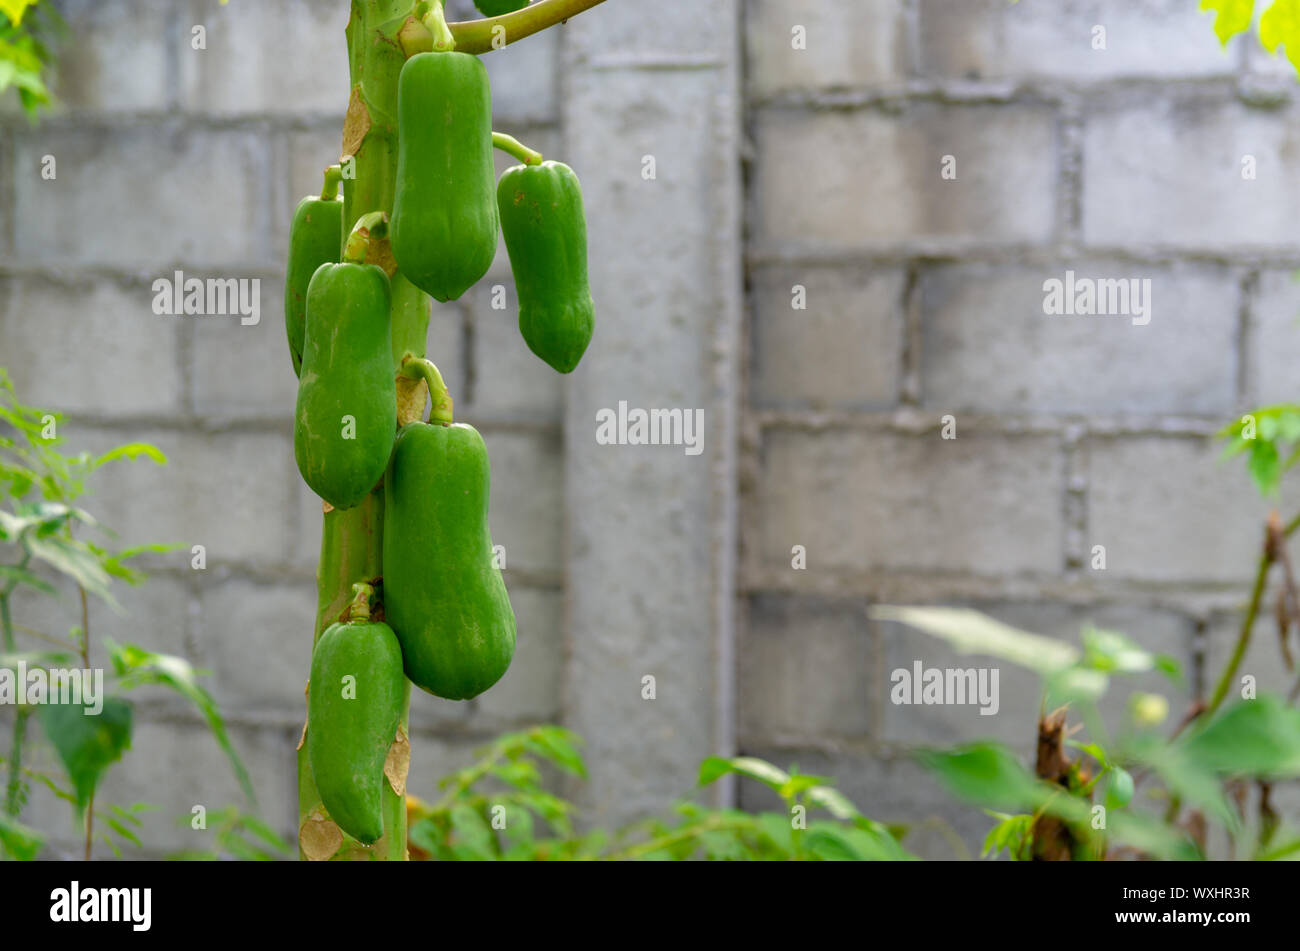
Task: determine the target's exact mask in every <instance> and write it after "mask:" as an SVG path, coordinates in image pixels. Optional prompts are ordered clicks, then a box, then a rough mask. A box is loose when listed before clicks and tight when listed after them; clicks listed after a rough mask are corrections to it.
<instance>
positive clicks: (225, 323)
mask: <svg viewBox="0 0 1300 951" xmlns="http://www.w3.org/2000/svg"><path fill="white" fill-rule="evenodd" d="M283 281H284V278H283V277H282V276H280V275H272V276H269V277H263V278H261V279H260V292H259V294H258V300H259V304H260V310H261V313H260V315H259V320H258V322H257V323H256V324H245V323H244V322H243V319H241V318H240V317H237V316H232V317H213V318H204V319H199V320H190V321H189V323H188V325H187V326H184V331H185V332H188V333H189V335H190V352H191V359H192V360H193V367H194V370H193V374H192V376H191V377H190V380H191V386H192V387H193V398H194V411H195V412H196V413H198V414H199V415H200V416H202V417H204V418H205V419H214V418H234V419H261V420H274V421H277V422H280V423H282V424H283V426H284V429H285V431H286V432H288V431H289V427H290V426H291V425H292V420H293V414H294V403H295V401H296V400H297V394H298V379H297V377H295V376H294V373H293V362H292V361H291V359H290V357H289V343H288V340H287V338H286V337H285V329H284V283H283ZM155 319H159V320H173V318H155ZM182 319H183V318H182Z"/></svg>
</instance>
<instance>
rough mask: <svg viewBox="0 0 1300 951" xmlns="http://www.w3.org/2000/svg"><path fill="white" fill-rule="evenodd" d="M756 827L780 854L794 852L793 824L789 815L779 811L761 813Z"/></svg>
mask: <svg viewBox="0 0 1300 951" xmlns="http://www.w3.org/2000/svg"><path fill="white" fill-rule="evenodd" d="M758 828H759V830H760V831H761V832H762V834H763V835H764V836H766V837H767V839H768V840H769V841H770V842H771V843H772V845H773V847H775V848H776V849H777V850H778V851H779V852H780V853H781V854H782V855H791V854H793V853H794V826H793V825H792V824H791V821H790V817H789V816H786V815H782V814H781V813H779V812H764V813H761V814H760V815H759V817H758Z"/></svg>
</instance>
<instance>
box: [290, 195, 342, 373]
mask: <svg viewBox="0 0 1300 951" xmlns="http://www.w3.org/2000/svg"><path fill="white" fill-rule="evenodd" d="M342 246H343V201H342V199H340V198H331V199H326V198H322V197H321V196H320V195H308V196H307V197H306V198H304V199H303V200H302V201H300V202H298V208H297V210H296V211H294V213H293V223H292V224H291V225H290V226H289V260H288V263H287V264H286V266H285V275H284V328H285V331H286V332H287V333H288V336H289V357H290V359H291V360H292V361H293V372H294V374H295V375H298V374H299V373H301V372H302V338H303V333H304V331H305V330H306V327H307V288H308V286H309V285H310V284H311V278H312V275H313V274H315V273H316V269H317V268H319V267H320V266H321V265H322V264H333V263H336V262H337V261H338V260H339V257H340V254H341V251H342Z"/></svg>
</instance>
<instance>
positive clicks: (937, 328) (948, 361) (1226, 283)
mask: <svg viewBox="0 0 1300 951" xmlns="http://www.w3.org/2000/svg"><path fill="white" fill-rule="evenodd" d="M1067 272H1073V273H1074V274H1075V275H1076V277H1077V279H1078V280H1091V281H1097V282H1100V281H1103V280H1118V281H1120V282H1121V283H1122V284H1123V285H1124V287H1123V290H1124V293H1123V295H1122V296H1121V295H1118V294H1117V295H1116V299H1115V301H1113V302H1111V303H1110V304H1109V305H1108V306H1113V305H1114V304H1120V305H1123V304H1124V302H1125V298H1128V296H1129V295H1128V289H1129V286H1130V282H1131V281H1136V282H1138V284H1137V287H1138V290H1139V293H1140V294H1142V300H1143V301H1144V302H1145V303H1146V304H1147V305H1148V306H1149V312H1148V313H1146V314H1139V313H1138V311H1137V308H1136V307H1135V306H1134V304H1135V303H1136V302H1135V301H1134V300H1132V299H1130V300H1128V305H1127V309H1128V312H1129V313H1128V315H1127V316H1125V315H1120V316H1089V315H1048V314H1046V313H1045V312H1044V311H1045V303H1044V301H1045V298H1046V296H1047V295H1046V294H1045V292H1044V285H1045V282H1046V281H1049V280H1056V281H1059V282H1061V284H1062V285H1065V284H1066V282H1067ZM1147 282H1149V284H1148V283H1147ZM1144 286H1148V287H1149V289H1150V296H1149V299H1148V298H1147V295H1146V291H1145V290H1144V289H1143V288H1144ZM1237 297H1238V290H1237V280H1236V277H1235V276H1234V275H1233V274H1232V273H1231V272H1229V271H1227V270H1226V269H1224V268H1193V267H1189V266H1179V267H1172V268H1166V267H1161V268H1150V267H1142V266H1135V265H1132V264H1125V263H1121V262H1117V261H1066V262H1061V263H1060V264H1058V265H1054V266H1051V267H1035V268H1013V269H1005V268H1002V267H997V266H992V265H981V264H971V265H966V264H963V265H955V266H939V267H935V268H932V269H929V270H927V271H926V272H925V273H924V276H923V278H922V283H921V301H922V309H923V313H924V321H925V324H924V326H925V339H924V345H923V370H922V392H923V399H924V402H925V405H927V406H930V407H933V408H935V409H942V410H944V411H955V410H977V411H982V412H992V413H1008V412H1011V413H1014V412H1037V413H1042V412H1063V413H1088V412H1092V413H1098V412H1102V413H1105V412H1116V413H1177V414H1184V415H1186V414H1196V413H1200V414H1207V415H1214V416H1216V417H1220V416H1224V415H1226V414H1228V413H1230V412H1231V410H1232V407H1233V403H1234V401H1235V397H1236V392H1235V385H1236V375H1237V352H1236V351H1237V341H1236V337H1237ZM1100 302H1101V301H1099V303H1100ZM1135 321H1147V322H1146V323H1145V324H1142V323H1135ZM1171 354H1177V359H1170V355H1171ZM1156 368H1159V369H1158V370H1157V369H1156Z"/></svg>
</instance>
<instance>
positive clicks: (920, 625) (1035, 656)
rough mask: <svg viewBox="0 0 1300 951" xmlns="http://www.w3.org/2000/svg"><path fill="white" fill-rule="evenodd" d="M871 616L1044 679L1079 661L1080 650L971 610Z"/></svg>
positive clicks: (886, 610) (904, 610)
mask: <svg viewBox="0 0 1300 951" xmlns="http://www.w3.org/2000/svg"><path fill="white" fill-rule="evenodd" d="M870 614H871V617H872V618H874V619H875V620H878V621H895V622H897V623H899V624H906V625H908V626H909V627H914V628H916V629H917V630H919V631H924V632H925V633H926V634H929V635H931V636H932V637H937V638H939V639H940V640H944V641H947V642H948V643H949V644H951V645H952V646H953V647H954V648H955V649H956V650H958V651H961V652H962V653H966V654H987V655H988V656H990V657H998V658H1001V659H1002V660H1005V661H1009V662H1010V663H1013V664H1017V665H1019V666H1021V667H1027V668H1029V669H1030V670H1033V671H1037V672H1038V673H1040V674H1042V675H1044V676H1050V675H1051V674H1054V673H1057V672H1059V671H1061V670H1064V669H1065V668H1067V667H1069V666H1070V665H1071V664H1073V663H1074V662H1075V661H1076V660H1077V659H1078V658H1079V651H1078V650H1077V649H1076V648H1074V647H1072V646H1071V645H1069V644H1066V643H1063V642H1061V641H1058V640H1055V639H1054V638H1050V637H1043V636H1042V635H1040V634H1031V633H1029V632H1028V631H1021V630H1018V629H1017V628H1014V627H1011V626H1010V625H1007V624H1003V623H1002V622H1001V621H998V620H995V619H994V618H991V617H989V616H988V615H987V614H981V613H980V612H979V611H974V610H971V609H969V608H941V607H895V606H890V605H878V606H876V607H874V608H872V609H871V611H870Z"/></svg>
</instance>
